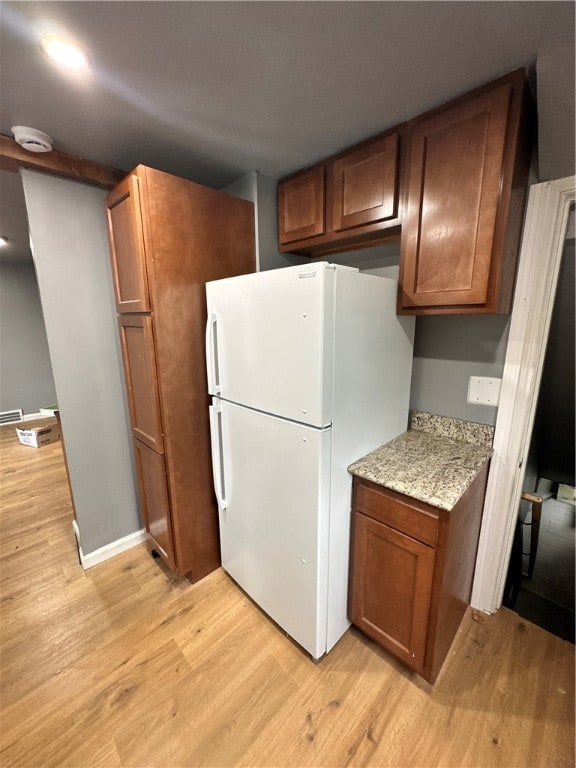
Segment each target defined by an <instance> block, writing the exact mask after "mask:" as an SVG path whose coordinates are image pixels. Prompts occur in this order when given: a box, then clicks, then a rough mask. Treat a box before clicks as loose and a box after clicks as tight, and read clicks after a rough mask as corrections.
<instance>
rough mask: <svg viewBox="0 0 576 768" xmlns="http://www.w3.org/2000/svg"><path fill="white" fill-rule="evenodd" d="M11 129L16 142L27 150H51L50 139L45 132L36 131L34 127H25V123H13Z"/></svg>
mask: <svg viewBox="0 0 576 768" xmlns="http://www.w3.org/2000/svg"><path fill="white" fill-rule="evenodd" d="M11 130H12V133H13V134H14V138H15V139H16V141H17V142H18V144H20V146H21V147H23V148H24V149H27V150H28V152H51V151H52V139H51V137H50V136H48V134H47V133H43V132H42V131H37V130H36V128H27V127H26V126H25V125H13V126H12V128H11Z"/></svg>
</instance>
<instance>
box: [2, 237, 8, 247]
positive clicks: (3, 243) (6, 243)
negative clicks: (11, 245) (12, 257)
mask: <svg viewBox="0 0 576 768" xmlns="http://www.w3.org/2000/svg"><path fill="white" fill-rule="evenodd" d="M3 245H8V238H7V237H0V248H1V247H2V246H3Z"/></svg>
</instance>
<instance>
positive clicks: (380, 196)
mask: <svg viewBox="0 0 576 768" xmlns="http://www.w3.org/2000/svg"><path fill="white" fill-rule="evenodd" d="M397 169H398V134H396V133H394V134H392V135H391V136H386V137H385V138H382V139H379V140H378V141H376V142H373V143H372V144H369V145H368V146H367V147H362V148H361V149H358V150H356V151H355V152H349V153H348V154H346V155H344V156H343V157H340V158H339V159H338V160H335V161H334V163H333V165H332V179H333V188H332V194H333V206H334V209H333V228H334V230H335V231H340V230H344V229H349V228H351V227H358V226H361V225H363V224H375V223H376V222H379V221H385V220H386V219H392V218H395V217H396V216H397V215H398V195H397Z"/></svg>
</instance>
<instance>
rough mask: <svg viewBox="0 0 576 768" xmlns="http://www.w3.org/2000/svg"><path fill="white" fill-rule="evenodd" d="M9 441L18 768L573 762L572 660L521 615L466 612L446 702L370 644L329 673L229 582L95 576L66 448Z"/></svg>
mask: <svg viewBox="0 0 576 768" xmlns="http://www.w3.org/2000/svg"><path fill="white" fill-rule="evenodd" d="M0 444H1V461H2V476H1V481H2V486H1V492H2V514H1V529H0V532H1V553H0V567H1V570H0V580H1V581H0V584H1V591H0V598H1V621H2V623H1V643H2V645H1V699H0V727H1V742H0V746H1V752H0V765H1V766H2V767H3V768H4V767H8V766H22V767H25V768H40V766H42V768H44V767H45V766H46V767H47V766H58V767H59V768H60V767H63V766H70V767H71V768H79V767H80V766H102V768H114V767H115V766H138V767H143V766H165V767H166V768H172V767H176V766H325V767H328V766H397V767H399V766H420V767H422V768H429V767H430V768H432V766H474V767H475V768H479V767H480V766H505V767H506V768H513V767H520V766H547V767H550V766H572V765H574V647H573V646H572V645H570V644H568V643H566V642H564V641H562V640H560V639H558V638H556V637H554V636H553V635H550V634H548V633H547V632H545V631H544V630H542V629H539V628H538V627H535V626H533V625H531V624H529V623H527V622H526V621H524V620H521V619H519V618H518V616H517V615H516V614H515V613H512V612H511V611H508V610H506V609H502V610H500V611H499V612H498V613H497V614H495V615H493V616H490V617H487V616H483V615H481V616H478V615H475V614H473V613H470V614H468V615H467V616H466V617H465V619H464V621H463V623H462V626H461V628H460V632H459V634H458V636H457V638H456V640H455V643H454V645H453V647H452V650H451V652H450V654H449V656H448V658H447V660H446V663H445V665H444V668H443V670H442V672H441V673H440V676H439V678H438V680H437V682H436V685H435V686H434V687H432V686H430V685H428V684H427V683H425V682H424V681H422V680H421V679H419V678H418V677H417V676H416V675H413V674H411V673H410V672H408V671H407V670H405V669H404V668H403V667H402V666H401V665H400V664H399V663H397V662H396V661H395V660H394V659H393V658H392V657H390V656H389V655H387V654H386V653H384V652H382V651H380V650H379V649H378V647H377V646H376V645H374V644H373V643H372V642H371V641H369V640H368V639H367V638H365V637H363V636H362V635H361V634H360V633H359V632H357V631H355V630H350V631H349V632H347V633H346V635H345V636H344V637H343V638H342V640H341V641H340V642H339V643H338V644H337V646H336V647H335V648H334V650H333V651H332V652H331V653H330V654H328V655H327V656H326V657H325V658H324V659H322V660H321V661H320V662H319V663H317V664H314V663H313V662H312V661H311V660H310V659H309V658H307V657H306V655H305V654H304V653H303V652H301V651H300V650H299V649H298V648H297V647H296V646H295V645H294V644H293V643H292V642H291V641H290V640H289V639H288V638H286V637H285V636H284V635H283V634H282V632H281V631H280V630H279V629H278V628H277V627H276V626H274V625H273V624H272V623H271V622H270V621H269V620H268V619H266V617H265V616H263V615H262V613H261V612H260V611H259V610H258V609H257V608H256V607H255V606H254V605H253V604H252V603H251V602H250V600H248V599H247V598H246V597H245V595H243V593H242V592H241V591H240V590H239V589H238V588H237V587H236V586H235V585H234V583H233V582H232V581H231V580H230V579H229V578H228V577H227V576H226V575H225V574H224V572H223V571H222V570H218V571H216V572H215V573H214V574H212V575H211V576H209V577H207V578H206V579H204V580H203V581H201V582H200V583H198V584H196V585H191V584H189V583H188V582H187V581H185V580H183V579H179V578H177V577H175V576H174V575H172V574H170V573H169V572H168V571H167V570H166V569H165V568H163V566H162V564H161V563H160V562H159V561H157V560H153V559H152V558H151V557H150V555H149V554H148V553H147V551H146V548H145V547H143V546H139V547H136V548H134V549H132V550H130V551H129V552H126V553H124V554H122V555H120V556H118V557H116V558H114V559H112V560H109V561H108V562H106V563H102V564H101V565H98V566H96V567H94V568H92V569H91V570H89V571H86V572H83V571H82V570H81V568H80V566H79V564H78V558H77V554H76V548H75V543H74V538H73V535H72V529H71V520H72V512H71V504H70V496H69V492H68V487H67V481H66V474H65V470H64V466H63V462H62V454H61V447H60V444H58V443H56V444H53V445H49V446H45V447H43V448H40V449H34V448H28V447H24V446H20V445H19V444H18V442H17V440H16V437H15V430H14V428H13V427H12V426H4V427H2V428H1V429H0ZM104 481H105V480H104V479H103V482H104Z"/></svg>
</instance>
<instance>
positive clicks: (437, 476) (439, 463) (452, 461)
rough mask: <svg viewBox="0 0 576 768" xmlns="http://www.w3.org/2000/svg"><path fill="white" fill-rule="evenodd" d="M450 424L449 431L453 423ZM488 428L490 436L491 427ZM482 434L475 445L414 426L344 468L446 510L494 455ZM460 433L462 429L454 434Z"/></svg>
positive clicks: (353, 473) (419, 421)
mask: <svg viewBox="0 0 576 768" xmlns="http://www.w3.org/2000/svg"><path fill="white" fill-rule="evenodd" d="M419 416H422V414H419ZM441 418H442V417H434V419H435V420H436V423H440V422H438V419H441ZM450 421H452V422H453V421H454V420H453V419H451V420H450ZM412 423H414V422H412ZM420 423H421V420H417V421H416V424H417V425H419V424H420ZM472 426H481V427H483V426H484V425H472ZM450 427H451V429H450V432H451V433H453V431H454V430H453V424H452V425H450ZM488 429H489V430H492V434H493V428H490V427H489V428H488ZM440 432H441V430H440ZM481 432H482V438H481V441H480V444H479V443H478V442H468V441H467V440H463V439H455V438H454V437H448V436H446V434H442V433H441V434H438V433H437V432H434V431H424V430H421V429H419V428H418V427H417V428H412V429H409V430H408V431H407V432H404V433H403V434H401V435H399V436H398V437H396V438H394V440H391V441H390V442H389V443H386V444H385V445H382V446H380V447H379V448H377V449H376V450H374V451H372V452H371V453H369V454H367V455H366V456H364V457H363V458H361V459H359V460H358V461H355V462H354V463H353V464H351V465H350V466H349V467H348V471H349V472H350V473H351V474H352V475H355V476H357V477H360V478H363V479H365V480H369V481H371V482H373V483H376V484H377V485H381V486H383V487H384V488H388V489H390V490H392V491H396V492H397V493H401V494H403V495H405V496H408V497H410V498H413V499H417V500H419V501H422V502H424V503H425V504H430V505H431V506H433V507H437V508H439V509H444V510H446V511H448V512H450V511H451V510H452V509H453V508H454V506H455V505H456V504H457V503H458V501H459V499H460V498H461V497H462V495H463V494H464V493H465V492H466V491H467V490H468V488H469V487H470V485H471V484H472V482H473V481H474V480H475V478H476V477H477V475H478V474H479V472H480V471H481V469H482V468H483V466H484V464H485V462H486V461H487V460H488V459H489V458H490V456H491V455H492V447H491V439H490V440H488V439H485V437H486V435H487V434H488V433H486V435H485V434H484V430H481ZM461 434H462V432H461V430H460V431H459V432H458V437H461ZM471 434H472V435H473V436H476V435H477V434H478V430H472V433H471ZM490 437H491V436H490ZM474 439H475V437H474Z"/></svg>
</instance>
